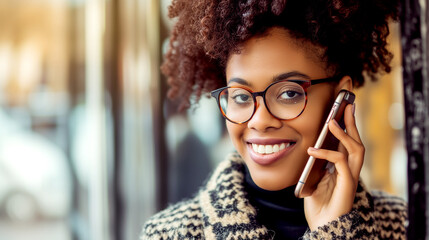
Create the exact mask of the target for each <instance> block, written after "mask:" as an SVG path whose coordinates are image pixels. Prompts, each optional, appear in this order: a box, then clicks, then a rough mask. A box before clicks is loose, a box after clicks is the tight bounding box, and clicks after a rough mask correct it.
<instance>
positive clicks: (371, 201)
mask: <svg viewBox="0 0 429 240" xmlns="http://www.w3.org/2000/svg"><path fill="white" fill-rule="evenodd" d="M256 214H257V212H256V210H255V208H254V207H253V206H252V205H251V204H250V202H249V200H248V199H247V198H246V192H245V188H244V165H243V160H242V159H241V157H240V156H239V155H238V154H236V153H234V154H231V155H229V156H228V157H227V159H226V160H225V161H223V162H221V163H220V164H219V166H218V167H217V169H216V170H215V171H214V173H213V175H212V176H211V177H210V178H209V180H208V181H207V183H206V184H205V186H203V187H202V188H201V189H200V191H199V192H198V193H197V194H196V196H195V197H194V198H192V199H189V200H185V201H182V202H179V203H177V204H174V205H172V206H170V207H168V208H167V209H165V210H163V211H161V212H159V213H158V214H156V215H155V216H153V217H152V218H150V219H149V220H148V221H147V222H146V223H145V225H144V226H143V232H142V236H141V239H142V240H145V239H163V240H167V239H169V240H170V239H171V240H176V239H177V240H178V239H216V240H224V239H237V240H238V239H255V240H260V239H272V238H273V236H274V235H275V232H274V231H272V230H269V229H267V228H266V227H264V226H263V225H261V224H260V223H258V222H257V221H256ZM406 220H407V205H406V203H405V202H404V201H403V200H402V199H400V198H397V197H393V196H389V195H387V194H385V193H382V192H372V193H369V192H368V191H367V190H366V189H365V187H364V186H363V184H362V183H361V182H360V183H359V186H358V189H357V193H356V198H355V201H354V205H353V209H352V211H351V212H350V213H347V214H345V215H343V216H340V217H339V218H338V219H336V220H334V221H332V222H330V223H328V224H326V225H324V226H321V227H319V228H318V229H317V230H315V231H310V230H307V232H306V233H305V234H304V236H303V237H302V239H405V238H406V235H405V222H406Z"/></svg>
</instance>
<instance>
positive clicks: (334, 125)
mask: <svg viewBox="0 0 429 240" xmlns="http://www.w3.org/2000/svg"><path fill="white" fill-rule="evenodd" d="M328 127H329V131H330V132H331V133H332V134H333V135H334V137H336V138H337V139H338V140H340V142H341V143H342V144H343V145H344V147H345V148H346V149H347V151H348V152H349V153H350V152H353V151H357V150H359V149H358V147H357V145H359V144H360V143H359V142H357V141H356V140H355V139H353V138H352V137H351V136H349V135H348V134H347V133H346V132H344V130H343V129H342V128H341V127H340V125H339V124H338V122H337V121H336V120H335V119H332V120H331V121H329V124H328Z"/></svg>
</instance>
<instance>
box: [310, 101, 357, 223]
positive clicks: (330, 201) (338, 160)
mask: <svg viewBox="0 0 429 240" xmlns="http://www.w3.org/2000/svg"><path fill="white" fill-rule="evenodd" d="M353 108H354V106H352V105H348V106H347V107H346V109H345V112H344V122H345V125H346V131H347V132H344V131H343V130H342V129H341V127H340V126H339V125H338V123H336V121H334V120H333V121H331V122H329V131H331V133H332V134H333V135H334V136H335V137H336V138H337V139H338V140H339V141H340V147H339V150H338V151H331V150H325V149H314V148H309V149H308V154H309V155H311V156H314V157H315V158H318V159H325V160H327V161H329V162H331V163H333V164H334V165H335V171H334V172H333V173H330V172H329V171H326V174H325V175H324V176H323V178H322V180H321V181H320V183H319V184H318V186H317V189H316V190H314V192H313V193H312V195H311V196H308V197H306V198H305V199H304V210H305V216H306V218H307V222H308V225H309V227H310V229H311V230H312V231H314V230H316V229H317V227H319V226H323V225H325V224H327V223H328V222H330V221H333V220H335V219H337V218H338V217H340V216H341V215H343V214H346V213H348V212H350V211H351V209H352V206H353V201H354V198H355V193H356V188H357V184H358V181H359V174H360V171H361V169H362V165H363V158H364V153H365V148H364V146H363V144H362V141H361V139H360V137H359V132H358V130H357V128H356V121H355V117H354V109H353Z"/></svg>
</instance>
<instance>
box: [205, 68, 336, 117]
mask: <svg viewBox="0 0 429 240" xmlns="http://www.w3.org/2000/svg"><path fill="white" fill-rule="evenodd" d="M339 79H340V77H338V76H336V77H328V78H320V79H312V80H304V79H285V80H280V81H276V82H273V83H271V84H270V85H268V87H267V88H265V90H264V91H261V92H254V91H252V90H250V89H249V88H246V87H241V86H240V87H239V86H226V87H222V88H218V89H216V90H213V91H211V93H210V95H211V96H212V97H214V98H215V99H216V102H217V105H218V107H219V110H220V112H221V113H222V116H223V117H224V118H225V119H226V120H228V121H230V122H232V123H235V124H243V123H246V122H248V121H250V119H252V117H253V115H255V112H256V109H257V108H258V103H257V101H256V97H258V96H260V97H262V99H263V102H264V105H265V108H266V109H267V110H268V112H269V113H270V114H271V116H273V117H274V118H276V119H279V120H292V119H295V118H297V117H299V116H300V115H301V114H302V113H303V112H304V110H305V107H307V89H308V88H309V87H311V86H313V85H316V84H319V83H326V82H336V81H338V80H339ZM279 82H294V83H297V84H299V85H300V86H301V87H302V88H303V89H304V93H305V103H304V107H303V108H302V111H301V112H300V113H299V114H298V115H297V116H296V117H294V118H288V119H283V118H279V117H277V116H276V115H274V114H273V113H272V112H271V110H270V109H269V108H268V106H267V103H266V100H265V94H266V93H267V90H268V89H269V88H270V87H271V86H273V85H274V84H277V83H279ZM228 88H241V89H245V90H247V91H248V92H250V93H251V95H252V98H253V102H254V106H253V113H252V115H251V116H250V117H249V119H247V120H246V121H242V122H236V121H233V120H231V119H229V118H228V117H227V116H226V114H225V112H224V111H223V109H222V106H221V105H220V101H219V96H220V93H221V92H222V91H223V90H225V89H228Z"/></svg>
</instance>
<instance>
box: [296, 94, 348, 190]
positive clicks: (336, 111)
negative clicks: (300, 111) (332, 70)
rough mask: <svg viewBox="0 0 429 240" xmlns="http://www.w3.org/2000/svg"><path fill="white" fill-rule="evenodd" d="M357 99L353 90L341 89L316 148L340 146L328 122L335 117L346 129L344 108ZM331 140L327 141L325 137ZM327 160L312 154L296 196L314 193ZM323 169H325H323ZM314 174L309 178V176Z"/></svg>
mask: <svg viewBox="0 0 429 240" xmlns="http://www.w3.org/2000/svg"><path fill="white" fill-rule="evenodd" d="M354 100H355V95H354V94H353V93H352V92H349V91H347V90H344V89H343V90H341V91H340V92H339V93H338V96H337V98H336V99H335V102H334V104H333V105H332V108H331V111H330V112H329V115H328V118H327V119H326V121H325V123H324V125H323V128H322V131H321V132H320V135H319V137H318V138H317V141H316V144H315V145H314V148H321V147H322V148H324V149H335V148H338V144H339V141H338V140H337V139H336V138H335V137H334V136H333V135H332V134H331V133H330V132H329V129H328V123H329V121H331V120H332V119H335V120H336V121H337V122H338V124H339V125H340V126H341V128H342V129H345V124H344V109H345V108H346V106H347V105H348V104H353V102H354ZM327 138H328V139H329V141H328V140H327V141H325V139H327ZM326 163H327V161H326V160H323V161H321V160H320V159H319V160H318V161H316V159H315V158H314V157H313V156H310V157H309V158H308V160H307V164H306V165H305V167H304V170H303V171H302V174H301V177H300V178H299V181H298V183H297V185H296V188H295V196H296V197H298V198H303V197H306V196H309V195H311V194H312V193H313V191H314V190H315V188H316V187H317V183H318V182H319V181H320V179H321V178H322V177H323V174H324V168H325V167H324V166H326ZM315 165H317V167H315ZM321 170H323V171H321ZM311 175H313V176H312V177H310V178H309V176H311Z"/></svg>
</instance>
